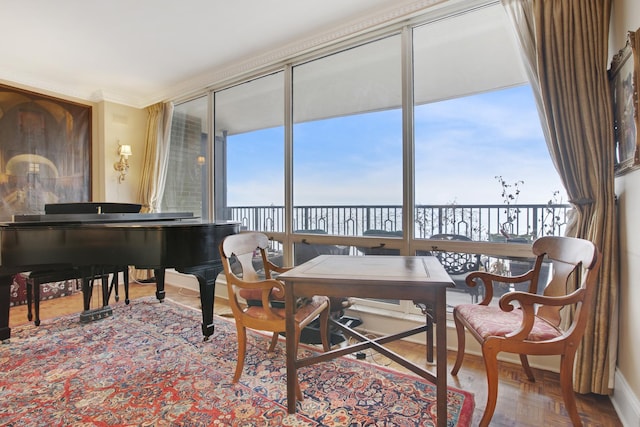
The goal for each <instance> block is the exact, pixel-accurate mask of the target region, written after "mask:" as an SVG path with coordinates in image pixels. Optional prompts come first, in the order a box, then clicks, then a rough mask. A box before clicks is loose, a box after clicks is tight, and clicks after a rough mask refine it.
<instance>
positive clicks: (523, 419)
mask: <svg viewBox="0 0 640 427" xmlns="http://www.w3.org/2000/svg"><path fill="white" fill-rule="evenodd" d="M122 294H123V291H122V290H121V291H120V295H121V301H122V299H123V298H122ZM154 294H155V285H153V284H151V285H149V284H137V283H132V284H131V289H130V295H131V299H135V298H139V297H141V296H147V295H154ZM167 298H170V299H172V300H175V301H178V302H181V303H183V304H187V305H189V306H192V307H195V308H200V299H199V294H198V293H197V292H194V291H191V290H188V289H184V288H177V287H173V286H170V285H167ZM81 308H82V299H81V295H80V294H78V295H73V296H71V297H65V298H58V299H54V300H49V301H43V302H42V303H41V308H40V313H41V314H40V315H41V319H42V322H43V323H46V321H47V319H50V318H52V317H56V316H60V315H63V314H68V313H73V312H79V310H80V309H81ZM214 311H215V313H216V314H219V315H223V316H229V314H230V310H229V308H228V306H227V305H226V304H225V302H224V301H222V300H220V301H218V300H216V306H215V310H214ZM26 313H27V310H26V307H25V306H18V307H12V308H11V315H10V322H9V324H10V326H16V325H19V324H22V323H25V322H26V320H27V314H26ZM391 347H393V349H394V350H395V351H397V352H398V353H400V354H403V355H404V356H405V357H407V358H408V359H411V360H413V361H414V362H415V363H422V364H424V363H425V361H426V360H425V351H424V346H422V345H419V344H414V343H406V342H398V343H396V344H395V345H393V346H391ZM367 358H368V359H369V360H370V361H374V362H377V363H380V364H383V365H388V361H387V360H385V359H383V358H382V357H381V356H377V355H374V354H371V353H369V354H367ZM448 358H449V360H448V364H449V367H451V366H453V362H454V359H455V352H452V351H450V352H449V356H448ZM392 366H393V365H392ZM400 369H401V368H400ZM534 373H535V374H536V382H535V383H530V382H529V381H527V379H526V377H525V375H524V373H523V372H522V369H521V368H520V366H519V365H515V364H510V363H504V362H503V363H501V364H500V373H499V375H500V386H499V391H498V393H499V395H498V405H497V408H496V412H495V414H494V416H493V419H492V423H491V425H492V426H496V427H497V426H509V427H512V426H519V427H527V426H531V427H542V426H568V425H571V422H570V420H569V418H568V416H567V414H566V411H565V409H564V404H563V402H562V397H561V393H560V384H559V377H558V374H555V373H552V372H548V371H541V370H536V369H534ZM230 374H231V373H230ZM448 384H449V385H450V386H453V387H457V388H460V389H463V390H466V391H469V392H471V393H473V394H474V395H475V402H476V409H475V411H474V416H473V424H472V425H474V426H475V425H477V424H478V422H479V420H480V418H481V417H482V412H483V410H484V405H485V402H486V390H485V389H486V382H485V374H484V366H483V363H482V359H481V358H479V357H476V356H471V355H467V356H466V357H465V361H464V363H463V365H462V368H461V370H460V372H459V373H458V375H457V377H453V376H451V375H449V378H448ZM577 404H578V410H579V411H580V416H581V417H582V421H583V423H584V425H585V426H599V427H600V426H606V427H609V426H622V423H621V422H620V420H619V419H618V417H617V415H616V413H615V411H614V409H613V406H612V404H611V401H610V400H609V398H608V397H607V396H600V395H593V394H591V395H577Z"/></svg>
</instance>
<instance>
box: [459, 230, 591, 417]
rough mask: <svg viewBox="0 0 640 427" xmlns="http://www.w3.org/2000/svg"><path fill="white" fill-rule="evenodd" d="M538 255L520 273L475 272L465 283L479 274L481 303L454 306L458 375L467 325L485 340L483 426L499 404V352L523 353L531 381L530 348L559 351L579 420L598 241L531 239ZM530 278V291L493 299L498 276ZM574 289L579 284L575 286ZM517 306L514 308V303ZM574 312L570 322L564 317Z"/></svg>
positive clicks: (563, 381)
mask: <svg viewBox="0 0 640 427" xmlns="http://www.w3.org/2000/svg"><path fill="white" fill-rule="evenodd" d="M533 253H534V255H536V261H535V264H534V267H533V269H531V270H530V271H529V272H527V273H525V274H523V275H520V276H513V277H507V276H499V275H496V274H491V273H487V272H475V273H471V274H470V275H469V276H468V277H467V284H468V285H470V286H473V285H474V284H475V283H476V281H477V280H480V281H481V283H482V284H483V285H484V287H485V296H484V299H483V300H482V301H480V303H478V304H461V305H458V306H456V307H455V308H454V311H453V318H454V321H455V324H456V332H457V335H458V355H457V357H456V361H455V364H454V366H453V369H452V370H451V374H452V375H457V374H458V371H459V370H460V366H461V365H462V361H463V359H464V349H465V327H466V328H467V329H468V330H469V332H470V333H471V335H472V336H473V337H474V338H475V339H476V340H478V342H479V343H480V345H481V346H482V356H483V358H484V363H485V368H486V371H487V386H488V392H487V405H486V407H485V410H484V415H483V416H482V420H481V421H480V426H487V425H489V422H490V421H491V417H492V416H493V412H494V410H495V408H496V399H497V396H498V360H497V357H498V353H500V352H502V351H504V352H508V353H514V354H519V355H520V361H521V362H522V366H523V368H524V371H525V373H526V375H527V377H528V379H529V380H530V381H535V379H534V376H533V371H532V370H531V368H530V366H529V361H528V359H527V355H528V354H533V355H556V354H557V355H560V356H561V359H560V385H561V389H562V397H563V399H564V403H565V407H566V409H567V412H568V413H569V416H570V417H571V421H572V422H573V424H574V425H576V426H581V425H582V421H581V420H580V417H579V415H578V410H577V408H576V402H575V396H574V391H573V363H574V357H575V354H576V349H577V347H578V345H579V344H580V341H581V339H582V336H583V334H584V329H585V326H586V322H587V317H588V315H589V312H590V311H592V309H593V300H594V294H595V290H596V286H597V283H598V282H597V274H598V270H599V268H600V263H601V258H602V257H601V255H600V253H599V251H598V249H597V248H596V246H595V245H594V244H593V243H591V242H589V241H587V240H583V239H576V238H570V237H552V236H548V237H541V238H539V239H538V240H536V241H535V242H534V243H533ZM543 260H544V261H547V262H549V263H550V264H551V268H552V272H553V274H552V278H551V280H550V282H549V283H548V284H547V285H546V287H545V289H544V292H543V295H537V294H536V291H537V286H538V278H539V275H540V269H541V266H542V262H543ZM526 281H528V282H529V291H528V292H521V291H514V292H508V293H506V294H504V295H503V296H502V297H501V298H500V301H499V306H495V305H493V306H492V305H489V303H490V302H491V299H492V298H493V286H492V284H493V283H494V282H503V283H514V284H515V283H521V282H526ZM576 284H577V285H578V286H574V285H576ZM571 289H575V290H574V291H571ZM514 307H515V308H514ZM569 313H573V315H572V316H571V320H570V321H569V322H563V321H562V318H563V317H564V316H565V315H566V314H569Z"/></svg>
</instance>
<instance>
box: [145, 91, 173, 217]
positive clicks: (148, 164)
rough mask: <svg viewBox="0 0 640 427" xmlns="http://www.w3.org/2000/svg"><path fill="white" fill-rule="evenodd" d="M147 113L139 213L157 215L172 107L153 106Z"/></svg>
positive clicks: (167, 153)
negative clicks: (140, 209) (155, 213)
mask: <svg viewBox="0 0 640 427" xmlns="http://www.w3.org/2000/svg"><path fill="white" fill-rule="evenodd" d="M147 111H148V112H149V116H148V118H147V132H146V136H145V151H144V157H143V159H142V177H141V179H140V187H139V188H138V199H139V200H140V203H141V204H142V206H143V208H142V212H158V210H159V209H160V203H161V202H162V193H163V192H164V185H165V181H166V176H167V162H168V160H169V142H170V134H171V120H172V118H173V104H172V103H166V104H163V103H158V104H154V105H152V106H150V107H148V108H147Z"/></svg>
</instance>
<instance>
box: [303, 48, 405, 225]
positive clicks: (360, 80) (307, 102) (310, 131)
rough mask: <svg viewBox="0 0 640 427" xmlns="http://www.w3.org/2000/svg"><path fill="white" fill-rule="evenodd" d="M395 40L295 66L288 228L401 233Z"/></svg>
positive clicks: (398, 71) (397, 53) (399, 114)
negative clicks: (291, 216)
mask: <svg viewBox="0 0 640 427" xmlns="http://www.w3.org/2000/svg"><path fill="white" fill-rule="evenodd" d="M400 47H401V40H400V36H399V35H393V36H390V37H386V38H384V39H381V40H376V41H373V42H370V43H367V44H365V45H361V46H357V47H354V48H351V49H348V50H345V51H342V52H339V53H336V54H333V55H330V56H326V57H323V58H320V59H317V60H315V61H311V62H307V63H305V64H301V65H298V66H296V67H294V69H293V121H294V126H293V204H294V230H324V231H325V232H326V233H328V234H334V235H343V236H357V235H360V236H362V235H363V233H365V232H367V231H370V230H376V229H385V230H389V231H401V230H402V208H401V205H402V110H401V108H400V105H401V100H402V97H401V85H402V81H401V67H402V63H401V58H400V52H401V49H400Z"/></svg>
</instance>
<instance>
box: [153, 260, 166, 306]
mask: <svg viewBox="0 0 640 427" xmlns="http://www.w3.org/2000/svg"><path fill="white" fill-rule="evenodd" d="M153 274H155V276H156V298H158V301H160V302H162V301H164V296H165V292H164V268H157V269H155V270H153Z"/></svg>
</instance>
